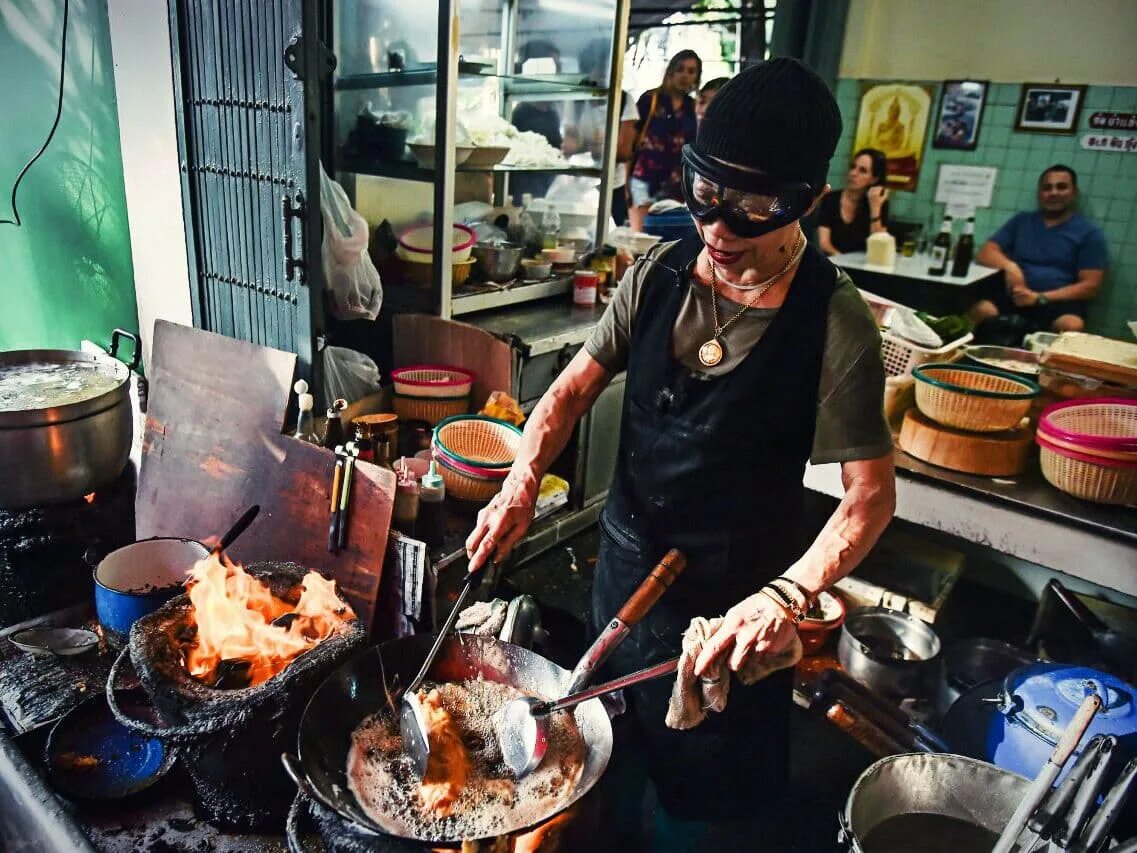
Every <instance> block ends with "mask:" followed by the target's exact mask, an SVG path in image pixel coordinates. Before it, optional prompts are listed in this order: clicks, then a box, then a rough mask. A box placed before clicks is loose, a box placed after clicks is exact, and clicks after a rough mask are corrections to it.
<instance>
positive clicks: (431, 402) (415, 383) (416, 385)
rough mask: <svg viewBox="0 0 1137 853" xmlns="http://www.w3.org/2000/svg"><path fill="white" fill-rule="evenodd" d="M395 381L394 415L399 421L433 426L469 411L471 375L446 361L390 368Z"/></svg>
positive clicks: (472, 376) (472, 381)
mask: <svg viewBox="0 0 1137 853" xmlns="http://www.w3.org/2000/svg"><path fill="white" fill-rule="evenodd" d="M391 379H392V381H393V382H394V384H395V395H394V399H393V404H394V409H395V414H397V415H398V416H399V420H401V421H403V422H404V423H405V422H406V421H415V420H417V421H426V422H427V423H429V424H430V425H431V426H434V425H435V424H436V423H438V422H439V421H441V420H444V419H445V418H448V417H451V416H453V415H463V414H465V413H466V412H468V411H470V389H471V388H472V387H473V385H474V374H473V373H472V372H471V371H469V370H466V369H465V368H462V367H453V366H451V365H448V364H416V365H413V366H411V367H396V368H395V369H394V370H392V371H391Z"/></svg>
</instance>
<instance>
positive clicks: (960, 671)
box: [935, 637, 1035, 720]
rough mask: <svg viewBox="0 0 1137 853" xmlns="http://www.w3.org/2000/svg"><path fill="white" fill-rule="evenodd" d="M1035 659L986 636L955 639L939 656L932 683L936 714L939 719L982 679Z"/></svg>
mask: <svg viewBox="0 0 1137 853" xmlns="http://www.w3.org/2000/svg"><path fill="white" fill-rule="evenodd" d="M1034 661H1035V657H1034V655H1032V654H1031V653H1030V652H1028V651H1027V650H1026V649H1020V648H1019V647H1018V646H1012V645H1010V644H1009V643H1004V642H1001V641H999V640H992V639H988V638H986V637H975V638H967V639H964V640H957V641H956V642H954V643H952V644H951V645H949V646H948V647H947V648H946V649H944V653H943V655H941V657H940V668H939V680H938V682H937V684H936V696H935V707H936V716H937V717H939V719H941V720H942V719H943V718H944V716H945V715H946V714H947V712H948V709H949V708H950V707H951V706H952V705H953V704H955V701H956V700H957V699H959V697H960V696H961V695H963V694H964V693H965V692H967V691H968V690H970V689H971V688H972V687H975V686H976V685H977V684H982V683H984V682H986V681H991V680H992V679H996V678H1003V677H1004V676H1005V675H1007V673H1009V672H1011V670H1014V669H1018V668H1019V667H1020V666H1025V665H1027V664H1029V663H1033V662H1034Z"/></svg>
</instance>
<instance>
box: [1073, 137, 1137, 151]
mask: <svg viewBox="0 0 1137 853" xmlns="http://www.w3.org/2000/svg"><path fill="white" fill-rule="evenodd" d="M1082 147H1083V148H1085V149H1086V150H1087V151H1115V152H1117V153H1119V154H1135V153H1137V136H1118V135H1117V134H1116V133H1083V134H1082Z"/></svg>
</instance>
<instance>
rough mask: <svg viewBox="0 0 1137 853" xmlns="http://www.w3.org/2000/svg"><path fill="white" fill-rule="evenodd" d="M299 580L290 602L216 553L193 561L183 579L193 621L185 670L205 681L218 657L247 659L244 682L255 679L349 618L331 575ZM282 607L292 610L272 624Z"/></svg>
mask: <svg viewBox="0 0 1137 853" xmlns="http://www.w3.org/2000/svg"><path fill="white" fill-rule="evenodd" d="M301 586H302V587H303V592H302V593H301V595H300V599H299V601H297V602H296V604H295V605H292V604H290V603H288V602H286V601H282V600H281V599H279V598H276V597H275V596H273V595H272V593H271V592H270V591H269V589H268V587H267V586H265V585H264V584H263V583H262V582H261V581H259V580H257V579H256V578H254V577H253V576H252V575H249V574H247V573H246V572H245V570H244V569H243V568H241V567H240V566H239V565H236V564H235V563H232V562H230V561H229V560H228V559H223V558H222V557H220V556H218V555H217V554H210V555H209V556H208V557H206V558H205V559H204V560H199V561H198V562H197V563H195V564H194V567H193V568H192V569H190V571H189V580H187V581H186V589H187V590H188V591H189V597H190V601H191V602H192V603H193V618H194V621H195V622H196V623H197V637H196V639H195V642H194V645H193V646H192V647H190V648H188V649H187V651H186V669H187V670H188V671H189V673H190V675H192V676H194V677H195V678H202V679H203V680H206V681H209V680H210V679H211V677H212V675H213V673H214V671H215V670H216V669H217V666H218V664H220V663H221V661H223V660H243V661H248V663H249V686H253V685H257V684H261V683H262V682H265V681H267V680H268V679H270V678H272V677H273V676H274V675H276V673H278V672H280V671H281V670H282V669H284V668H285V667H286V666H288V664H289V663H290V662H291V661H292V660H293V659H295V658H296V657H299V656H300V655H302V654H303V653H304V652H306V651H308V650H309V649H311V648H313V647H314V646H315V645H316V644H317V643H319V642H320V641H321V640H325V639H327V638H328V637H330V636H331V635H332V634H334V633H335V632H336V631H338V630H339V629H341V628H342V627H343V626H344V625H345V623H346V622H348V621H349V620H352V619H354V618H355V613H354V612H352V609H351V607H349V606H348V605H347V604H345V603H344V602H343V601H342V600H340V598H339V596H338V595H336V585H335V581H330V580H326V579H325V578H323V577H321V576H320V574H318V573H317V572H308V574H306V575H305V576H304V580H303V581H301ZM285 613H294V614H296V616H295V618H294V619H292V621H291V622H290V623H289V624H288V626H287V627H283V626H280V625H273V624H272V621H273V620H274V619H277V618H279V617H280V616H283V615H284V614H285Z"/></svg>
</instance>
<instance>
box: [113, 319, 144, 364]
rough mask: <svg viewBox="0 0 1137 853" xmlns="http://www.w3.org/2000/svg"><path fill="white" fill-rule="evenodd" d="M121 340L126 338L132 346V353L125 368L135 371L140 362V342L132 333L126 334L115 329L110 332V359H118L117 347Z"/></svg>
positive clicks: (123, 330)
mask: <svg viewBox="0 0 1137 853" xmlns="http://www.w3.org/2000/svg"><path fill="white" fill-rule="evenodd" d="M122 338H128V339H129V340H130V342H131V343H133V344H134V352H133V354H132V355H131V357H130V361H129V362H127V364H126V366H127V368H129V369H130V370H137V369H138V365H139V363H140V362H141V361H142V341H141V340H139V338H138V335H136V334H134V332H128V331H127V330H126V329H115V330H114V331H113V332H111V357H112V358H118V357H119V356H118V345H119V341H120V340H121V339H122Z"/></svg>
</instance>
